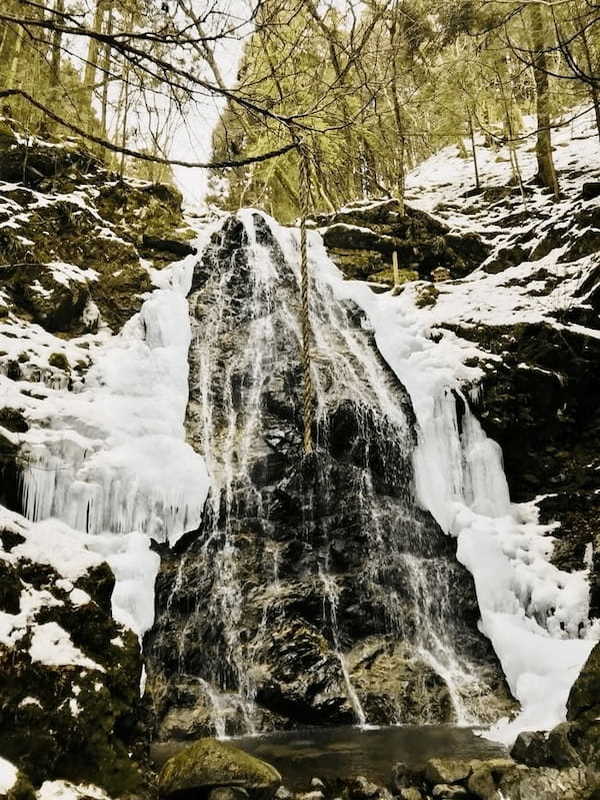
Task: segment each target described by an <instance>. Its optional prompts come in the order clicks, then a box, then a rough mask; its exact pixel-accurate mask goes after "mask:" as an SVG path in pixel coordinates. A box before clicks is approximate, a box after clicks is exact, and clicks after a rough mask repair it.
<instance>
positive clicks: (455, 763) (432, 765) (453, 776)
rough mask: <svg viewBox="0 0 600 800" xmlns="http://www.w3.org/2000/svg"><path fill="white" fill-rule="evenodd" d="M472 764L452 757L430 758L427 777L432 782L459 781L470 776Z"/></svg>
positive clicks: (426, 770) (426, 772) (426, 771)
mask: <svg viewBox="0 0 600 800" xmlns="http://www.w3.org/2000/svg"><path fill="white" fill-rule="evenodd" d="M470 772H471V764H470V762H469V761H459V760H456V759H452V758H430V759H429V761H428V762H427V765H426V766H425V777H426V779H427V780H428V781H429V783H431V784H434V785H435V784H439V783H442V784H444V783H458V781H463V780H465V779H466V778H468V777H469V774H470Z"/></svg>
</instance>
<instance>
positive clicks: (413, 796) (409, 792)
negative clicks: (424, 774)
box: [398, 786, 423, 800]
mask: <svg viewBox="0 0 600 800" xmlns="http://www.w3.org/2000/svg"><path fill="white" fill-rule="evenodd" d="M398 797H400V798H401V800H423V794H422V793H421V790H420V789H418V788H417V787H416V786H407V787H405V788H402V789H399V790H398Z"/></svg>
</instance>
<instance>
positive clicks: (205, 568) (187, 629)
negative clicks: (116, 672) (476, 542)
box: [145, 216, 509, 739]
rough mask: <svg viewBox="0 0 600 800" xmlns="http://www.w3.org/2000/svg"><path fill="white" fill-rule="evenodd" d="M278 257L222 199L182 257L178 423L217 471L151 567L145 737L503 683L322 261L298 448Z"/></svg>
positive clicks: (293, 328)
mask: <svg viewBox="0 0 600 800" xmlns="http://www.w3.org/2000/svg"><path fill="white" fill-rule="evenodd" d="M286 252H287V251H286ZM288 257H289V256H288V255H284V253H283V252H282V249H281V246H280V244H279V243H278V241H277V240H276V239H275V237H274V235H273V234H272V233H271V231H270V230H269V228H268V227H267V225H266V223H265V222H264V221H263V219H262V218H261V217H258V216H255V217H254V219H253V220H252V221H251V222H250V221H249V222H248V224H247V225H244V224H243V223H242V222H241V221H240V220H239V219H237V218H233V217H232V218H229V219H228V220H227V221H226V222H225V224H224V225H223V228H222V230H221V231H219V232H218V233H217V234H215V235H214V237H213V242H212V245H211V246H210V247H209V248H208V249H207V250H206V251H205V253H204V254H203V256H202V258H201V260H200V261H199V263H198V265H197V267H196V270H195V274H194V279H193V284H192V294H191V296H190V304H191V308H192V312H193V314H194V329H195V335H196V339H195V342H194V343H193V345H192V348H191V378H190V403H189V407H188V420H187V425H188V434H189V438H190V441H191V442H192V444H193V445H194V447H195V448H196V449H197V450H198V451H199V452H202V453H204V454H205V457H206V458H207V461H208V466H209V472H210V474H211V476H212V478H213V482H214V485H215V487H216V488H215V490H214V492H213V495H212V496H211V497H210V498H209V501H208V507H207V509H206V512H205V519H204V522H203V524H202V527H201V529H200V530H199V531H197V532H195V533H193V534H188V535H186V537H184V539H183V540H181V542H180V543H178V545H177V546H176V548H175V549H174V551H171V552H168V553H165V554H164V555H163V562H162V568H161V573H160V575H159V578H158V581H157V599H156V608H157V621H156V625H155V627H154V629H153V631H152V632H151V633H150V634H149V635H148V638H147V640H146V642H145V650H146V653H147V657H148V671H149V681H148V686H149V687H150V690H151V693H152V696H153V700H154V704H155V708H156V711H157V724H158V735H159V738H162V739H169V738H173V737H174V738H190V737H196V736H198V735H205V734H206V733H207V732H214V731H215V730H220V731H223V730H226V731H228V732H234V731H244V730H246V731H247V730H252V729H261V728H262V729H268V728H274V727H278V728H281V727H290V726H296V725H301V724H337V723H346V724H347V723H352V722H354V721H355V720H357V719H358V720H361V718H366V719H367V720H368V721H370V722H378V723H384V722H396V721H403V722H408V721H447V720H452V719H454V718H455V717H456V713H457V706H464V707H467V708H468V709H470V711H471V713H473V714H474V715H476V716H477V715H479V714H481V713H483V715H484V716H486V715H487V716H488V718H494V717H496V716H497V715H498V714H499V713H501V709H502V708H504V709H506V707H507V704H508V703H509V701H508V696H507V693H506V689H505V687H504V683H503V679H502V677H501V673H500V670H499V667H498V665H497V663H496V660H495V657H494V655H493V653H492V651H491V648H490V646H489V643H488V641H487V640H486V639H485V638H484V637H482V636H481V635H480V634H479V632H478V631H477V619H478V616H479V614H478V608H477V603H476V598H475V592H474V588H473V583H472V580H471V577H470V575H469V574H468V573H467V572H466V570H465V569H464V568H463V567H462V566H461V565H459V564H458V562H457V561H456V558H455V543H454V541H453V540H452V539H449V538H447V537H446V536H444V534H443V533H442V531H441V530H440V529H439V528H438V526H437V525H436V523H435V522H434V521H433V519H432V518H431V517H430V516H429V515H428V514H426V513H425V512H423V511H421V510H420V509H418V508H417V507H416V504H415V501H414V497H413V489H412V467H411V460H410V456H411V451H412V448H413V446H414V441H413V434H412V430H413V426H412V422H413V414H412V410H411V407H410V404H409V400H408V397H407V395H406V392H405V391H404V389H403V387H402V386H400V385H399V384H398V382H397V380H396V379H395V377H394V376H393V375H392V374H391V373H390V372H389V371H388V370H387V368H386V367H385V365H384V363H383V362H382V360H381V358H380V357H379V355H378V353H377V351H376V350H375V348H374V346H373V344H372V342H371V338H370V334H369V332H368V331H365V330H363V329H361V327H360V314H359V312H358V310H357V309H356V308H355V307H352V306H347V307H346V306H343V305H341V304H340V303H339V302H338V301H334V300H333V297H332V295H331V290H330V289H329V287H328V285H327V283H326V280H325V279H324V278H323V277H320V276H317V277H316V282H317V285H316V287H315V290H314V292H313V298H314V308H313V326H314V330H315V338H316V349H317V351H318V353H317V356H316V357H315V375H314V380H315V385H316V387H317V402H318V412H317V420H318V421H317V425H316V428H315V431H314V433H315V441H316V444H317V449H316V452H315V453H314V454H313V455H312V456H310V457H304V456H303V453H302V395H301V391H302V381H301V373H300V360H299V341H298V328H297V322H296V320H297V314H298V308H297V297H298V288H297V284H296V279H295V277H294V274H293V271H292V269H291V267H290V265H289V264H288V262H287V260H286V259H287V258H288ZM461 675H462V677H461Z"/></svg>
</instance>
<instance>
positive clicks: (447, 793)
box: [432, 783, 467, 800]
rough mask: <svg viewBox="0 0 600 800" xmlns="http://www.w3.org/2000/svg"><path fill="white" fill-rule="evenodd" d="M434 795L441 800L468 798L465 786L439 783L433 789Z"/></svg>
mask: <svg viewBox="0 0 600 800" xmlns="http://www.w3.org/2000/svg"><path fill="white" fill-rule="evenodd" d="M432 795H433V796H434V797H436V798H440V800H460V798H462V797H467V790H466V789H465V787H464V786H449V785H448V784H447V783H438V785H437V786H434V787H433V792H432Z"/></svg>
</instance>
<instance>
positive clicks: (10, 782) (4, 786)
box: [0, 756, 19, 794]
mask: <svg viewBox="0 0 600 800" xmlns="http://www.w3.org/2000/svg"><path fill="white" fill-rule="evenodd" d="M18 773H19V770H18V769H17V768H16V767H15V765H14V764H11V762H10V761H7V760H6V759H5V758H2V756H0V794H6V793H7V792H8V791H10V789H12V787H13V786H14V785H15V783H16V782H17V776H18Z"/></svg>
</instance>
